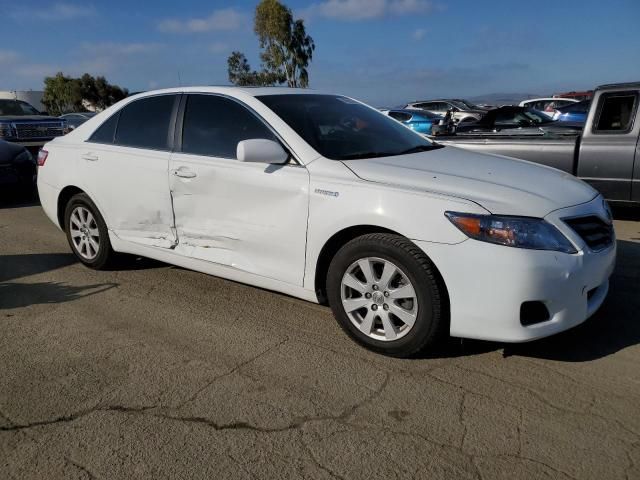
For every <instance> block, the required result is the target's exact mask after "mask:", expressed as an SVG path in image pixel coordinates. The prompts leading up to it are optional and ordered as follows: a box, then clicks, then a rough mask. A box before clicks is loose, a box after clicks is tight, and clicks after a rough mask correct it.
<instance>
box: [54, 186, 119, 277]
mask: <svg viewBox="0 0 640 480" xmlns="http://www.w3.org/2000/svg"><path fill="white" fill-rule="evenodd" d="M64 218H65V231H66V233H67V240H68V241H69V245H70V246H71V250H72V251H73V253H74V254H75V256H76V257H77V258H78V260H80V261H81V262H82V263H84V264H85V265H86V266H88V267H90V268H94V269H96V270H100V269H102V268H105V267H106V266H107V265H108V264H109V263H110V261H111V260H112V259H113V256H114V252H113V250H112V248H111V242H110V241H109V233H108V231H107V225H106V224H105V221H104V219H103V218H102V215H100V212H99V211H98V209H97V208H96V206H95V204H94V203H93V202H92V201H91V199H90V198H89V197H88V196H87V195H86V194H84V193H79V194H77V195H74V196H73V197H71V199H70V200H69V203H67V207H66V209H65V216H64Z"/></svg>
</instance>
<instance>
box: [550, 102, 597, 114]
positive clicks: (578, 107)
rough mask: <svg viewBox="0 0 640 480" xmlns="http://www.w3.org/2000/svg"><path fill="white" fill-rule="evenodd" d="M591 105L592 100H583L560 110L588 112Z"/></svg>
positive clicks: (564, 111) (565, 111)
mask: <svg viewBox="0 0 640 480" xmlns="http://www.w3.org/2000/svg"><path fill="white" fill-rule="evenodd" d="M590 105H591V100H587V101H585V100H583V101H582V102H578V103H572V104H571V105H568V106H566V107H562V108H559V109H558V110H560V111H561V112H562V113H587V112H588V111H589V106H590Z"/></svg>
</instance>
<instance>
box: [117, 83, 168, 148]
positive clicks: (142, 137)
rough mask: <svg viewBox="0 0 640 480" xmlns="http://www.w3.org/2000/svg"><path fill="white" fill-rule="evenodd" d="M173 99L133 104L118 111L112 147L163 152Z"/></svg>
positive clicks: (142, 99)
mask: <svg viewBox="0 0 640 480" xmlns="http://www.w3.org/2000/svg"><path fill="white" fill-rule="evenodd" d="M175 99H176V95H158V96H155V97H147V98H141V99H140V100H136V101H134V102H132V103H130V104H129V105H127V106H126V107H124V108H123V109H122V110H121V111H120V119H119V121H118V128H117V131H116V138H115V143H116V144H118V145H122V146H127V147H138V148H147V149H149V150H167V149H168V148H169V123H170V121H171V114H172V112H173V106H174V102H175Z"/></svg>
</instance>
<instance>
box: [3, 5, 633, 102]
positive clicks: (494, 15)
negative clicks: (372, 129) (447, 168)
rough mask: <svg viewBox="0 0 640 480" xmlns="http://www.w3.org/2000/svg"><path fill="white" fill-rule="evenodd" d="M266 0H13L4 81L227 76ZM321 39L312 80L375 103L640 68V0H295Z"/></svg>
mask: <svg viewBox="0 0 640 480" xmlns="http://www.w3.org/2000/svg"><path fill="white" fill-rule="evenodd" d="M256 3H257V1H256V0H254V1H244V0H241V1H235V2H234V1H227V0H209V1H201V0H195V1H187V0H183V1H182V2H176V1H175V0H171V1H167V0H155V1H153V2H139V3H137V2H134V1H131V0H130V1H122V0H111V1H109V2H93V3H91V2H86V1H75V0H68V1H67V0H65V1H60V2H57V1H49V2H43V1H28V0H25V1H21V2H16V1H13V0H12V1H6V0H0V25H1V26H2V27H1V29H0V31H1V32H2V36H1V37H2V39H3V40H2V42H0V90H2V89H28V88H32V89H41V88H42V79H43V77H44V76H45V75H51V74H54V73H55V72H57V71H63V72H65V73H67V74H72V75H79V74H81V73H83V72H85V71H86V72H89V73H91V74H93V75H105V76H106V77H107V78H108V80H110V81H111V82H114V83H117V84H119V85H122V86H124V87H127V88H129V90H131V91H137V90H147V89H150V88H158V87H168V86H176V85H179V84H180V83H182V84H183V85H187V84H190V85H194V84H198V85H205V84H226V83H227V75H226V58H227V56H228V54H229V53H230V52H231V51H232V50H241V51H243V52H245V53H246V55H247V57H248V58H249V60H250V62H251V63H252V66H254V67H258V66H259V65H258V48H257V47H258V46H257V39H256V37H255V35H254V33H253V30H252V26H253V23H252V22H253V20H252V16H253V11H254V8H255V5H256ZM285 3H286V4H287V5H289V6H290V7H291V8H292V9H293V11H294V13H295V14H296V15H297V16H301V17H303V18H305V23H306V25H307V31H308V33H309V34H311V36H312V37H313V38H314V40H315V42H316V46H317V48H316V52H315V54H314V60H313V63H312V66H311V69H310V79H311V86H312V87H313V88H318V89H322V90H330V91H334V92H336V93H342V94H347V95H352V96H355V97H358V98H361V99H363V100H366V101H369V102H371V103H373V104H375V105H378V106H382V105H395V104H398V103H401V102H404V101H407V100H415V99H419V98H428V97H438V96H455V97H472V96H476V95H483V94H487V93H494V92H501V93H502V92H530V93H540V94H547V93H552V92H555V91H561V90H564V89H587V88H592V87H594V86H596V85H597V84H600V83H606V82H618V81H631V80H640V36H639V35H638V22H639V21H640V0H608V1H606V2H603V1H601V0H599V1H595V0H594V1H592V0H583V1H579V0H576V1H570V0H564V1H558V0H555V1H551V0H538V1H535V2H532V1H514V0H511V1H507V0H504V1H503V0H497V1H492V0H485V1H480V0H457V1H455V0H449V1H448V0H295V1H294V0H291V1H288V2H285Z"/></svg>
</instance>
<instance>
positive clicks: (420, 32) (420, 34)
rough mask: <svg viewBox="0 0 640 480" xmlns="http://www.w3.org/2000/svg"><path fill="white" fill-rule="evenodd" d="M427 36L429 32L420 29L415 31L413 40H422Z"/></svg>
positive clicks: (412, 36) (412, 35)
mask: <svg viewBox="0 0 640 480" xmlns="http://www.w3.org/2000/svg"><path fill="white" fill-rule="evenodd" d="M426 34H427V31H426V30H425V29H424V28H418V29H416V30H414V31H413V33H412V34H411V38H413V39H414V40H422V39H423V38H424V36H425V35H426Z"/></svg>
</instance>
